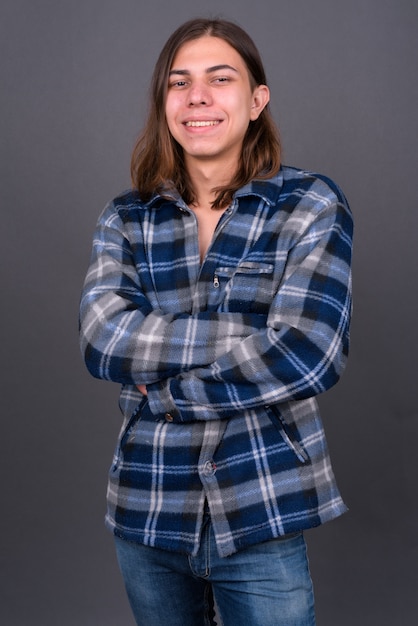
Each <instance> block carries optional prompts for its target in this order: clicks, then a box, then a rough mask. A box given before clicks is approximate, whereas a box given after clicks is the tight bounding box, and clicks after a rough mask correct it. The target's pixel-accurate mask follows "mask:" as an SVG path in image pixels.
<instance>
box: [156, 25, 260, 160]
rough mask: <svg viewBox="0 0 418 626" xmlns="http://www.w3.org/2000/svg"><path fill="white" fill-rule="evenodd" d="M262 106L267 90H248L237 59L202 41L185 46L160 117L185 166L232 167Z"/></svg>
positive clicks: (216, 43) (223, 46) (216, 42)
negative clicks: (199, 163)
mask: <svg viewBox="0 0 418 626" xmlns="http://www.w3.org/2000/svg"><path fill="white" fill-rule="evenodd" d="M268 100H269V90H268V88H267V87H266V86H265V85H259V86H257V87H256V88H255V89H252V88H251V85H250V79H249V75H248V70H247V67H246V65H245V63H244V61H243V59H242V57H241V56H240V55H239V53H238V52H237V51H236V50H235V49H234V48H233V47H232V46H230V45H229V44H228V43H227V42H226V41H224V40H223V39H219V38H218V37H209V36H205V37H201V38H200V39H196V40H193V41H189V42H187V43H185V44H184V45H183V46H182V47H181V48H180V49H179V51H178V52H177V54H176V56H175V58H174V61H173V65H172V67H171V71H170V76H169V85H168V92H167V100H166V108H165V113H166V119H167V124H168V128H169V130H170V133H171V134H172V136H173V137H174V139H175V140H176V141H177V142H178V143H179V144H180V145H181V146H182V148H183V150H184V156H185V162H186V166H190V165H192V163H193V161H210V162H216V163H217V164H219V165H220V166H222V167H226V168H228V169H229V168H230V167H231V166H235V167H236V165H237V163H238V159H239V156H240V153H241V148H242V142H243V139H244V136H245V133H246V131H247V128H248V125H249V123H250V121H251V120H256V119H257V118H258V116H259V115H260V113H261V111H262V110H263V108H264V107H265V106H266V104H267V102H268Z"/></svg>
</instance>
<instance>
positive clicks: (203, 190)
mask: <svg viewBox="0 0 418 626" xmlns="http://www.w3.org/2000/svg"><path fill="white" fill-rule="evenodd" d="M186 167H187V171H188V174H189V177H190V180H191V183H192V185H193V189H194V191H195V193H196V205H197V206H201V207H203V206H208V207H210V206H211V205H212V203H213V201H214V200H215V193H214V191H213V190H214V189H216V188H218V187H222V186H224V185H227V184H228V183H229V182H230V181H231V179H232V177H233V175H234V173H235V170H236V163H234V164H233V166H232V165H230V166H229V167H228V166H227V165H225V163H223V164H222V165H219V164H217V163H213V162H204V161H203V162H197V163H196V162H193V163H187V162H186Z"/></svg>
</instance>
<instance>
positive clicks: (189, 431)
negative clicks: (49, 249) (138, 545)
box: [80, 167, 352, 556]
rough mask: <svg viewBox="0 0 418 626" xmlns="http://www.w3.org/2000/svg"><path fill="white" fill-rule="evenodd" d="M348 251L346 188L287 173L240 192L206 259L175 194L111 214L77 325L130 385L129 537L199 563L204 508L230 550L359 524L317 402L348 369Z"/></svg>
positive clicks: (116, 518)
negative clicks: (348, 509)
mask: <svg viewBox="0 0 418 626" xmlns="http://www.w3.org/2000/svg"><path fill="white" fill-rule="evenodd" d="M351 242H352V219H351V214H350V210H349V208H348V205H347V202H346V200H345V198H344V196H343V194H342V192H341V191H340V190H339V188H338V187H337V186H336V185H335V184H334V183H332V181H330V180H329V179H327V178H325V177H322V176H318V175H315V174H312V173H309V172H304V171H301V170H297V169H294V168H288V167H283V168H282V169H281V171H280V173H279V175H278V176H277V177H275V178H273V179H270V180H267V181H253V182H252V183H251V184H249V185H247V186H245V187H244V188H242V189H241V190H239V191H238V192H237V193H236V194H235V198H234V202H233V203H232V205H231V207H230V208H229V209H228V210H227V211H226V212H225V213H223V215H222V217H221V218H220V221H219V224H218V227H217V229H216V233H215V237H214V239H213V242H212V245H211V247H210V249H209V251H208V253H207V255H206V258H205V260H204V262H203V264H201V263H200V259H199V249H198V238H197V221H196V218H195V216H194V213H193V212H192V211H191V210H190V209H189V208H188V207H187V206H186V205H185V204H184V202H183V201H182V199H181V198H180V197H178V196H176V195H175V194H173V192H171V194H170V193H169V192H167V194H166V195H164V196H162V195H156V196H154V197H153V198H152V199H151V200H150V201H149V202H147V203H143V202H141V200H140V198H139V196H138V194H137V193H136V192H128V193H126V194H124V195H122V196H121V197H119V198H116V199H115V200H114V201H113V202H111V203H110V204H109V205H108V206H107V207H106V209H105V210H104V212H103V213H102V215H101V217H100V219H99V222H98V225H97V230H96V233H95V235H94V242H93V254H92V259H91V264H90V268H89V270H88V273H87V277H86V281H85V286H84V291H83V295H82V300H81V317H80V320H81V346H82V351H83V354H84V357H85V361H86V364H87V367H88V369H89V371H90V372H91V374H92V375H93V376H96V377H98V378H102V379H106V380H112V381H115V382H118V383H121V385H122V388H121V395H120V406H121V409H122V412H123V415H124V423H123V425H122V429H121V434H120V438H119V441H118V445H117V449H116V451H115V456H114V460H113V465H112V468H111V470H110V475H109V488H108V513H107V518H106V519H107V524H108V526H109V527H111V528H112V529H113V531H114V532H115V533H116V534H118V535H120V536H123V537H126V538H128V539H132V540H135V541H140V542H142V543H144V544H146V545H150V546H157V547H160V548H165V549H169V550H177V551H183V552H187V553H196V550H197V548H198V545H199V534H200V527H201V521H202V513H203V507H204V501H205V498H206V499H207V502H208V505H209V508H210V512H211V517H212V520H213V526H214V530H215V535H216V541H217V546H218V550H219V553H220V554H221V555H223V556H225V555H228V554H231V553H233V552H235V551H236V550H239V549H241V548H243V547H245V546H247V545H250V544H253V543H257V542H260V541H265V540H268V539H271V538H273V537H277V536H279V535H283V534H285V533H288V532H293V531H296V530H302V529H306V528H310V527H313V526H316V525H318V524H320V523H322V522H324V521H326V520H329V519H332V518H334V517H336V516H337V515H339V514H341V513H342V512H344V510H345V505H344V503H343V502H342V500H341V497H340V494H339V492H338V489H337V486H336V484H335V479H334V476H333V473H332V469H331V466H330V462H329V457H328V452H327V446H326V441H325V436H324V432H323V428H322V425H321V420H320V416H319V413H318V408H317V403H316V400H315V396H317V395H318V394H319V393H322V392H323V391H325V390H326V389H328V388H330V387H331V386H332V385H334V384H335V383H336V382H337V380H338V378H339V376H340V375H341V372H342V370H343V368H344V365H345V361H346V357H347V352H348V342H349V322H350V314H351V274H350V262H351ZM136 384H145V385H147V390H148V397H146V398H144V397H143V396H142V394H141V393H140V392H139V391H138V390H137V389H136V386H135V385H136Z"/></svg>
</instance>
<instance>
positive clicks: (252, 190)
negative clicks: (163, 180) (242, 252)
mask: <svg viewBox="0 0 418 626" xmlns="http://www.w3.org/2000/svg"><path fill="white" fill-rule="evenodd" d="M282 186H283V172H282V170H280V171H279V172H278V174H276V175H275V176H273V177H272V178H268V179H266V180H262V179H255V180H253V181H251V182H250V183H247V184H246V185H244V186H243V187H241V189H238V191H236V192H235V194H234V198H242V197H244V196H259V197H260V198H262V199H263V200H264V201H265V202H266V203H267V204H269V205H274V204H275V203H276V202H277V200H278V198H279V195H280V192H281V189H282ZM167 200H168V201H172V202H175V203H176V204H179V205H180V204H182V205H184V200H183V199H182V197H181V196H180V194H179V193H178V191H177V189H175V188H173V187H172V186H171V185H170V184H167V186H166V187H165V188H163V189H161V191H160V192H157V193H155V194H154V195H153V196H152V197H151V198H150V199H149V200H148V202H146V203H145V204H144V205H143V206H144V208H151V207H152V206H154V207H158V206H159V205H161V204H162V203H163V202H164V201H167Z"/></svg>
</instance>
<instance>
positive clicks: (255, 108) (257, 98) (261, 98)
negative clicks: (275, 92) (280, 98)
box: [250, 85, 270, 121]
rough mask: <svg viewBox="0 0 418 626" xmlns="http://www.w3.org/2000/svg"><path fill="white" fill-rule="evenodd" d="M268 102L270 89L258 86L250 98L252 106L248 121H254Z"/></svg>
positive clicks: (265, 86)
mask: <svg viewBox="0 0 418 626" xmlns="http://www.w3.org/2000/svg"><path fill="white" fill-rule="evenodd" d="M269 100H270V89H269V88H268V87H267V85H258V86H257V87H256V88H255V89H254V91H253V96H252V104H251V111H250V119H251V121H254V120H256V119H257V118H258V117H259V115H260V113H261V112H262V110H263V109H264V108H265V107H266V106H267V104H268V102H269Z"/></svg>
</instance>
